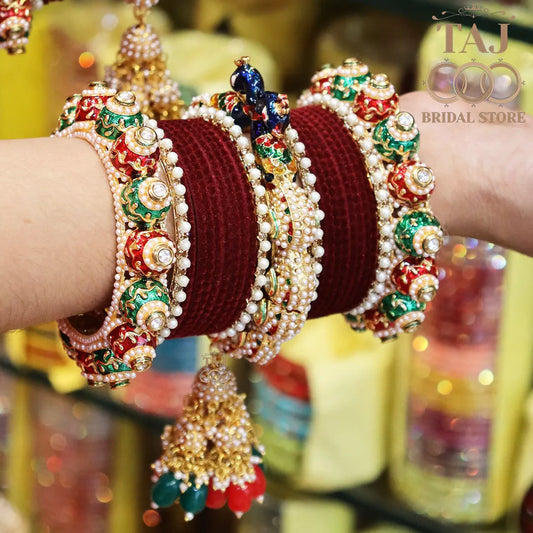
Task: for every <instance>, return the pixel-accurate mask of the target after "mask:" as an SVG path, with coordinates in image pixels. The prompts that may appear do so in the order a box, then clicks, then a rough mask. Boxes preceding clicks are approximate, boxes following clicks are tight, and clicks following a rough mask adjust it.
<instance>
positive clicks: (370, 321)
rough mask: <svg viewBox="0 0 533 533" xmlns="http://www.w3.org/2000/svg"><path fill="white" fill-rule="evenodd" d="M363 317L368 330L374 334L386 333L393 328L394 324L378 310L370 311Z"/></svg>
mask: <svg viewBox="0 0 533 533" xmlns="http://www.w3.org/2000/svg"><path fill="white" fill-rule="evenodd" d="M363 316H364V320H365V326H366V328H367V329H369V330H370V331H373V332H374V333H379V332H385V331H387V330H389V329H391V328H392V327H393V323H392V322H391V321H390V320H389V319H388V318H387V317H386V316H385V315H384V314H383V313H380V312H379V311H378V310H377V309H369V310H368V311H365V313H364V315H363Z"/></svg>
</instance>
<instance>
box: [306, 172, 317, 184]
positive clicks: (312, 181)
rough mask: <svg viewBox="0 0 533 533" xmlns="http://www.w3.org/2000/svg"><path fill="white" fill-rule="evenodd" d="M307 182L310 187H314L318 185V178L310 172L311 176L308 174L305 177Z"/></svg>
mask: <svg viewBox="0 0 533 533" xmlns="http://www.w3.org/2000/svg"><path fill="white" fill-rule="evenodd" d="M305 182H306V183H307V184H308V185H314V184H315V183H316V176H315V175H314V174H313V173H312V172H310V173H309V174H307V176H306V177H305Z"/></svg>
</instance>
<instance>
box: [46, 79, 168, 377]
mask: <svg viewBox="0 0 533 533" xmlns="http://www.w3.org/2000/svg"><path fill="white" fill-rule="evenodd" d="M75 100H77V104H76V113H75V114H74V113H73V112H72V109H70V108H71V107H72V103H73V101H72V99H70V100H68V101H67V104H65V110H64V113H63V115H62V117H61V119H60V122H59V127H58V131H57V132H56V133H55V136H58V137H77V138H81V139H84V140H85V141H87V142H89V143H90V144H91V145H92V146H93V147H94V148H95V150H96V152H97V153H98V156H99V158H100V160H101V161H102V164H103V165H104V168H105V170H106V174H107V178H108V181H109V185H110V188H111V192H112V195H113V204H114V210H115V232H116V239H117V252H116V273H115V283H114V287H113V295H112V299H111V304H110V306H109V307H108V308H107V309H106V310H105V312H94V313H91V314H86V315H79V316H77V317H71V318H69V319H64V320H60V321H59V322H58V325H59V329H60V331H61V334H62V335H61V336H62V339H63V342H64V344H65V348H66V349H67V353H68V354H69V356H71V357H72V358H74V359H75V360H76V362H77V363H78V365H79V366H80V367H81V368H82V373H83V375H84V376H85V377H86V378H87V379H88V382H89V384H91V385H95V386H98V385H103V384H104V383H109V384H111V386H112V387H117V386H121V385H125V384H127V383H128V379H129V378H133V377H135V372H136V371H137V372H140V371H144V370H146V369H148V368H149V367H150V366H151V362H152V360H153V358H154V357H155V346H156V344H157V343H158V342H162V340H163V337H164V336H166V335H167V331H165V330H166V329H167V328H166V326H167V325H175V324H174V323H173V321H175V319H173V318H171V317H170V310H169V305H170V298H169V293H168V289H167V280H166V274H167V272H168V270H169V269H170V268H171V267H172V265H173V264H174V262H175V256H176V247H175V245H174V243H173V242H172V240H171V239H170V237H169V236H168V234H167V233H166V232H165V231H164V229H163V225H164V221H165V218H166V214H167V212H168V210H169V209H170V201H171V196H170V191H169V188H168V186H167V185H166V184H165V182H164V181H162V180H161V179H160V176H161V175H163V174H164V172H163V170H162V169H161V165H164V166H165V169H167V170H169V171H170V172H173V169H174V168H175V162H176V159H177V156H176V155H175V154H174V155H172V154H173V152H169V151H168V150H167V148H168V145H167V143H165V142H164V139H163V135H164V134H163V131H162V130H160V129H159V128H157V129H154V128H153V127H150V125H152V126H153V125H154V124H153V122H150V121H149V120H148V118H147V117H143V115H141V113H140V112H139V105H138V103H137V102H136V100H135V95H134V94H133V93H131V92H121V93H118V94H116V93H115V91H114V90H113V89H110V88H109V87H107V86H106V85H105V84H104V83H94V84H91V86H90V87H89V88H88V89H86V90H85V91H83V92H82V95H81V97H80V98H75ZM66 110H69V111H68V112H67V113H65V111H66ZM67 116H68V117H69V118H68V119H67V118H66V117H67ZM149 124H150V125H149ZM160 148H161V150H160ZM168 333H170V331H168ZM158 335H159V336H158Z"/></svg>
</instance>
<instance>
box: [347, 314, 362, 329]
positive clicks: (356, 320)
mask: <svg viewBox="0 0 533 533" xmlns="http://www.w3.org/2000/svg"><path fill="white" fill-rule="evenodd" d="M344 318H345V319H346V321H347V322H348V325H349V326H350V327H351V328H352V329H353V330H354V331H365V329H366V326H365V321H364V317H363V316H361V315H357V314H354V313H345V314H344Z"/></svg>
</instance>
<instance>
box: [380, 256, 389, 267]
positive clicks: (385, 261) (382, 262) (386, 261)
mask: <svg viewBox="0 0 533 533" xmlns="http://www.w3.org/2000/svg"><path fill="white" fill-rule="evenodd" d="M390 264H391V263H390V259H389V258H388V257H382V258H381V259H380V260H379V266H380V267H381V268H389V267H390Z"/></svg>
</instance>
